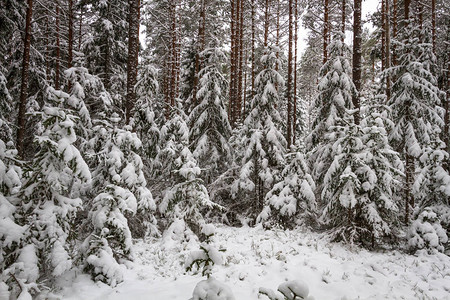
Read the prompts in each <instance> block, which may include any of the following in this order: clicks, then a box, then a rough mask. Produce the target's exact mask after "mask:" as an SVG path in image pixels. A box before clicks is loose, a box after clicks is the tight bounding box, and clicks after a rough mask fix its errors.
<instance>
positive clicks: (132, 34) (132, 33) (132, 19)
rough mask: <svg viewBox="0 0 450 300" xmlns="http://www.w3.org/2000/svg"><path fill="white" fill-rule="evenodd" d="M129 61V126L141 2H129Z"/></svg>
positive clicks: (133, 93) (132, 102)
mask: <svg viewBox="0 0 450 300" xmlns="http://www.w3.org/2000/svg"><path fill="white" fill-rule="evenodd" d="M128 6H129V12H128V61H127V98H126V104H125V123H126V124H129V122H130V118H131V114H132V111H133V109H134V105H135V103H136V98H137V96H136V91H135V86H136V81H137V72H138V69H137V68H138V59H139V22H140V20H139V19H140V13H139V10H140V0H128Z"/></svg>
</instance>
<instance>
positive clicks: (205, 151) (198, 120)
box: [188, 47, 232, 181]
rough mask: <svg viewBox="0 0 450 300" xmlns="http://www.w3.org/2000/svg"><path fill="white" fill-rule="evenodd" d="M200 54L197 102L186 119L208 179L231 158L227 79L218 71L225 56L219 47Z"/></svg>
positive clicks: (193, 148) (192, 143)
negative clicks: (201, 61) (226, 91)
mask: <svg viewBox="0 0 450 300" xmlns="http://www.w3.org/2000/svg"><path fill="white" fill-rule="evenodd" d="M201 57H202V58H203V60H204V61H205V67H204V68H203V69H202V70H201V71H200V74H199V76H200V80H199V86H198V92H197V99H198V101H199V104H198V105H197V106H196V107H195V108H194V109H193V111H192V112H191V114H190V116H189V120H188V124H189V127H190V132H189V141H190V149H191V150H192V153H193V155H194V157H195V158H196V159H197V160H198V163H199V166H200V167H201V168H202V169H206V170H205V172H203V173H204V174H203V177H204V178H207V181H211V180H213V179H214V178H215V177H216V176H217V174H219V173H220V172H221V171H222V170H223V169H224V167H225V166H226V165H227V164H228V163H229V161H230V159H231V155H232V149H231V147H230V145H229V143H228V140H229V138H230V135H231V126H230V124H229V123H228V115H227V112H226V110H225V105H224V96H225V90H226V87H227V82H226V80H225V78H224V76H223V75H222V73H221V72H220V70H221V69H222V65H223V61H225V55H224V54H223V52H222V51H221V49H219V48H217V47H212V48H208V49H206V50H204V51H203V52H202V53H201ZM211 176H212V178H211Z"/></svg>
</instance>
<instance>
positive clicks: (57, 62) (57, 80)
mask: <svg viewBox="0 0 450 300" xmlns="http://www.w3.org/2000/svg"><path fill="white" fill-rule="evenodd" d="M60 61H61V47H60V42H59V3H58V2H56V57H55V89H57V90H59V88H60V67H59V65H60Z"/></svg>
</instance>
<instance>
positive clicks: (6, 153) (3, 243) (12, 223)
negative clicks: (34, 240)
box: [0, 138, 27, 297]
mask: <svg viewBox="0 0 450 300" xmlns="http://www.w3.org/2000/svg"><path fill="white" fill-rule="evenodd" d="M20 165H21V164H20V162H19V161H18V159H17V150H15V149H14V148H13V145H12V142H9V143H8V144H5V143H4V142H3V140H2V139H1V138H0V282H1V283H0V284H5V285H6V286H4V287H3V288H4V289H5V291H3V292H4V293H5V294H2V295H5V297H9V296H10V292H9V291H8V290H9V289H10V287H11V289H14V285H15V284H17V282H16V281H15V280H14V278H13V277H12V276H11V275H10V273H12V274H14V273H15V271H14V269H15V266H14V262H15V261H16V258H17V251H18V250H20V245H21V241H22V240H23V238H24V237H25V233H26V230H27V227H26V226H23V225H19V224H18V220H17V219H16V216H15V213H16V211H17V208H18V206H17V205H18V204H19V203H20V201H19V199H18V198H17V193H18V192H19V190H20V188H21V185H22V168H21V166H20ZM17 279H18V281H19V284H21V285H22V286H23V285H24V284H25V282H23V279H24V278H22V277H20V278H17ZM22 286H21V287H17V288H16V290H17V289H20V288H22ZM0 294H1V287H0ZM13 294H15V293H14V292H13Z"/></svg>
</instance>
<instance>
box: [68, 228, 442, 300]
mask: <svg viewBox="0 0 450 300" xmlns="http://www.w3.org/2000/svg"><path fill="white" fill-rule="evenodd" d="M215 241H216V243H215V244H216V245H217V246H218V247H217V248H219V249H221V248H224V249H226V251H225V252H224V254H223V256H224V264H223V265H222V266H215V267H214V271H213V276H214V277H215V278H216V279H217V280H219V281H221V282H223V283H225V284H226V285H228V286H229V287H230V288H231V290H232V291H233V293H234V296H235V299H236V300H253V299H268V298H267V297H265V296H262V295H261V296H259V298H258V290H259V288H260V287H265V288H271V289H273V290H276V289H277V287H278V285H279V284H280V283H282V282H284V281H286V280H302V281H303V282H305V283H306V284H307V285H308V286H309V291H310V295H312V296H313V297H314V298H315V300H344V299H345V300H353V299H411V300H412V299H438V300H445V299H450V257H448V256H446V255H444V254H436V255H428V254H426V253H425V252H421V253H420V254H417V255H407V254H404V253H401V252H399V251H385V252H384V253H381V252H370V251H367V250H363V249H360V248H357V247H353V248H350V247H346V246H343V245H341V244H338V243H331V242H329V241H328V240H327V238H325V237H324V236H323V235H320V234H317V233H310V232H301V231H299V230H292V231H281V230H280V231H266V230H263V229H261V228H249V227H242V228H230V227H225V226H218V228H217V230H216V236H215ZM135 249H136V251H135V257H136V259H135V261H134V262H133V263H130V265H129V266H128V268H127V269H126V271H125V276H124V278H125V280H124V282H122V283H121V284H119V285H118V286H116V287H114V288H111V287H109V286H107V285H105V284H102V283H94V282H93V281H91V280H90V279H89V276H87V275H80V274H78V275H76V276H74V275H72V277H71V278H69V277H67V278H65V279H64V280H62V281H61V282H60V285H61V286H63V289H62V291H61V293H62V297H63V299H71V300H75V299H80V300H81V299H83V300H87V299H111V300H112V299H132V300H139V299H146V300H148V299H151V300H178V299H179V300H188V299H189V298H191V297H192V292H193V289H194V287H195V285H196V284H197V283H198V282H199V281H201V280H203V279H204V278H202V276H201V274H192V273H191V272H190V273H187V272H186V271H185V267H184V261H185V259H186V257H187V256H188V255H189V253H190V252H191V251H195V250H199V242H198V241H197V240H196V239H191V240H190V241H188V242H180V241H176V240H173V239H171V238H170V237H166V238H159V239H150V240H147V241H139V242H137V244H136V247H135Z"/></svg>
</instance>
